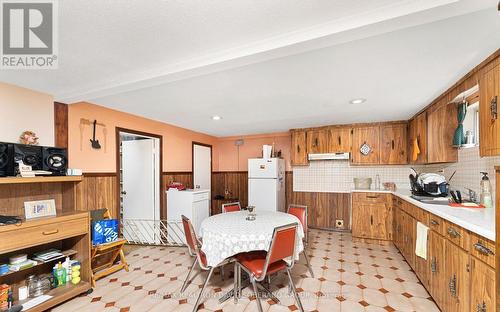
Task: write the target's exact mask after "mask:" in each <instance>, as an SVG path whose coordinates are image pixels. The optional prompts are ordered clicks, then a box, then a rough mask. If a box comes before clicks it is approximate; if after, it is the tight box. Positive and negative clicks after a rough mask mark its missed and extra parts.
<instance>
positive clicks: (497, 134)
mask: <svg viewBox="0 0 500 312" xmlns="http://www.w3.org/2000/svg"><path fill="white" fill-rule="evenodd" d="M499 97H500V65H497V66H495V67H493V69H491V70H489V71H487V72H486V73H485V74H484V75H482V76H481V77H480V78H479V127H480V129H479V150H480V154H481V156H493V155H500V121H499V120H498V117H499V116H498V115H496V114H495V113H494V110H495V107H496V108H497V112H499V113H500V111H498V110H499V107H498V105H499V103H498V102H499V100H500V99H499ZM495 103H496V104H495Z"/></svg>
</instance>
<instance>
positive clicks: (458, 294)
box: [443, 240, 471, 312]
mask: <svg viewBox="0 0 500 312" xmlns="http://www.w3.org/2000/svg"><path fill="white" fill-rule="evenodd" d="M445 256H446V258H445V276H446V279H445V281H446V282H447V283H448V287H447V288H445V301H444V302H445V305H444V307H445V308H444V309H443V310H445V311H450V312H455V311H464V312H465V311H469V306H470V301H469V300H470V296H469V294H470V289H471V288H470V257H469V253H467V252H466V251H465V250H463V249H462V248H460V247H458V246H457V245H455V244H453V243H452V242H451V241H449V240H446V243H445Z"/></svg>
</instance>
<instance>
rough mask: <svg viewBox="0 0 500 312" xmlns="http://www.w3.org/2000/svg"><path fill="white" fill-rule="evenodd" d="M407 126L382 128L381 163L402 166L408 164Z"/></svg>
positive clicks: (385, 126) (396, 125)
mask: <svg viewBox="0 0 500 312" xmlns="http://www.w3.org/2000/svg"><path fill="white" fill-rule="evenodd" d="M406 127H407V126H406V124H394V125H382V126H380V144H381V149H380V163H381V164H387V165H401V164H407V163H408V157H407V149H408V146H407V141H408V138H407V130H406Z"/></svg>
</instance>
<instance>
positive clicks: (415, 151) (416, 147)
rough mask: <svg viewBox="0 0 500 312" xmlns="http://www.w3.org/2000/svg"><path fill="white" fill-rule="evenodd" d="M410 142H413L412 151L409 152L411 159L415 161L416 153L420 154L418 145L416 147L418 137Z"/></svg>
mask: <svg viewBox="0 0 500 312" xmlns="http://www.w3.org/2000/svg"><path fill="white" fill-rule="evenodd" d="M412 144H413V153H412V154H411V160H413V161H415V160H417V158H418V154H420V147H418V139H417V138H415V139H414V140H413V142H412Z"/></svg>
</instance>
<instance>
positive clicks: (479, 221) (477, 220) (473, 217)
mask: <svg viewBox="0 0 500 312" xmlns="http://www.w3.org/2000/svg"><path fill="white" fill-rule="evenodd" d="M352 192H362V193H365V192H369V193H389V194H394V195H396V196H398V197H399V198H401V199H403V200H405V201H407V202H409V203H411V204H413V205H415V206H417V207H419V208H422V209H424V210H426V211H428V212H430V213H432V214H434V215H436V216H438V217H441V218H443V219H445V220H448V221H450V222H452V223H455V224H456V225H459V226H461V227H463V228H464V229H467V230H469V231H471V232H473V233H476V234H478V235H480V236H483V237H486V238H487V239H489V240H492V241H495V209H494V208H482V209H478V208H454V207H450V206H446V205H433V204H424V203H421V202H419V201H417V200H415V199H413V198H411V197H410V195H411V192H410V190H405V189H401V190H396V191H395V192H392V191H386V190H352Z"/></svg>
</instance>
